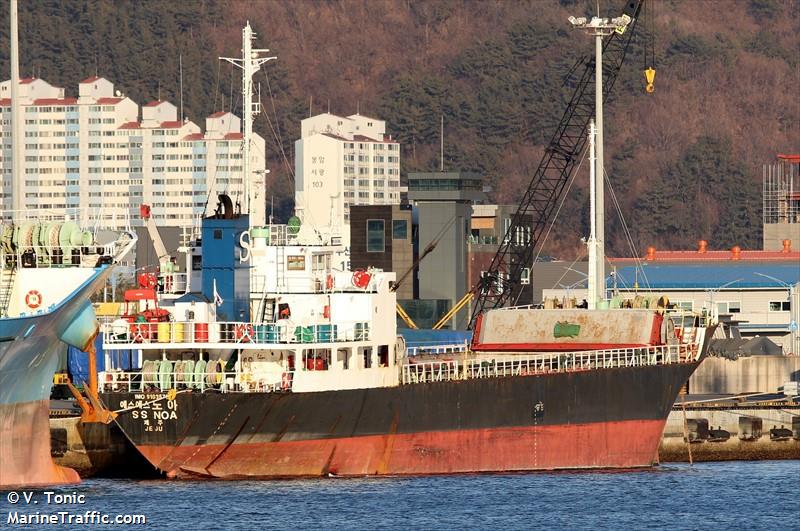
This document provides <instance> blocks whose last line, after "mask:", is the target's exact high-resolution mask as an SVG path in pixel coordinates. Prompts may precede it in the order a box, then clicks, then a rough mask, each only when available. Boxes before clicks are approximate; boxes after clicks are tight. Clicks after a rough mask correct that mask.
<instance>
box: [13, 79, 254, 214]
mask: <svg viewBox="0 0 800 531" xmlns="http://www.w3.org/2000/svg"><path fill="white" fill-rule="evenodd" d="M18 87H19V98H20V103H21V109H22V112H21V113H20V114H21V115H22V120H23V122H24V123H23V124H22V127H23V130H24V138H25V142H24V146H23V158H22V169H23V176H24V180H23V190H24V194H25V195H24V199H23V201H22V208H23V209H25V210H29V211H30V210H38V211H41V210H49V211H51V212H53V213H66V212H71V211H75V210H77V208H78V207H82V211H83V212H86V215H87V216H93V217H94V218H96V219H101V220H102V223H103V225H104V226H105V227H107V228H110V229H119V228H124V227H126V226H129V225H131V224H132V225H136V224H140V222H141V221H140V220H139V219H138V211H139V206H140V205H141V204H142V203H144V204H149V205H151V207H152V212H153V218H154V219H155V220H156V222H157V223H158V225H167V226H181V227H185V226H189V225H192V223H193V222H194V221H195V220H197V219H198V218H199V217H201V216H202V214H203V212H204V210H205V206H206V198H207V196H208V194H209V192H210V193H211V194H212V195H213V197H216V193H218V192H227V193H228V194H229V195H230V196H231V197H232V198H233V200H234V201H239V202H241V203H242V204H243V203H244V197H243V194H244V183H243V162H242V129H241V120H240V119H239V118H238V117H237V116H235V115H233V114H232V113H230V112H218V113H215V114H212V115H211V116H209V117H207V118H206V123H205V133H204V132H203V131H202V129H201V128H200V126H199V125H197V124H195V123H194V122H192V121H189V120H188V119H185V118H184V119H180V118H179V117H178V109H177V108H176V106H175V105H173V104H172V103H170V102H167V101H154V102H150V103H147V104H145V105H143V106H142V107H141V109H140V107H139V105H138V104H137V103H136V102H134V101H133V100H131V99H130V98H128V97H126V96H125V95H123V94H122V93H120V92H119V91H115V90H114V85H113V83H111V82H110V81H108V80H107V79H104V78H102V77H91V78H88V79H85V80H83V81H82V82H81V83H80V84H79V88H78V97H77V98H73V97H67V96H66V95H65V90H64V89H63V88H60V87H55V86H53V85H51V84H49V83H48V82H47V81H45V80H43V79H36V78H27V79H22V80H20V83H19V85H18ZM10 97H11V82H10V81H5V82H3V83H2V84H0V140H2V150H1V151H0V172H1V174H2V180H0V211H2V212H0V219H1V218H2V217H3V215H4V213H8V212H10V211H11V210H12V171H11V170H12V168H11V136H12V135H11V119H10V116H11V110H10ZM251 150H252V151H251V155H252V159H253V160H252V162H251V166H252V169H253V170H254V171H259V170H260V171H261V172H262V173H263V171H264V168H265V166H266V163H265V146H264V139H263V138H261V137H260V136H258V135H253V146H252V148H251ZM83 221H84V222H85V221H87V220H83Z"/></svg>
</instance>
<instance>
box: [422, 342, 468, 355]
mask: <svg viewBox="0 0 800 531" xmlns="http://www.w3.org/2000/svg"><path fill="white" fill-rule="evenodd" d="M468 350H469V345H468V344H467V343H466V342H464V343H443V344H429V343H426V344H424V345H408V346H407V347H406V353H407V354H408V356H423V355H425V354H449V353H451V352H466V351H468Z"/></svg>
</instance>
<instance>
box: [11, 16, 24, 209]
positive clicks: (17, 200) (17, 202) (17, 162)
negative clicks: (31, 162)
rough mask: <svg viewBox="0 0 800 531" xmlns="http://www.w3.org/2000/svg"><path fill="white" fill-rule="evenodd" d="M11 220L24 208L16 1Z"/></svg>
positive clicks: (13, 51)
mask: <svg viewBox="0 0 800 531" xmlns="http://www.w3.org/2000/svg"><path fill="white" fill-rule="evenodd" d="M10 8H11V13H10V17H9V18H10V19H11V32H10V33H11V172H12V173H11V211H12V214H11V216H10V217H11V218H12V219H13V218H14V214H13V213H14V212H16V213H17V215H21V214H22V211H23V209H24V208H25V190H24V189H23V185H24V184H25V181H24V180H23V179H24V175H25V171H24V170H23V168H22V160H23V157H22V137H23V132H22V120H21V119H20V112H19V111H20V106H19V29H18V26H17V0H11V5H10Z"/></svg>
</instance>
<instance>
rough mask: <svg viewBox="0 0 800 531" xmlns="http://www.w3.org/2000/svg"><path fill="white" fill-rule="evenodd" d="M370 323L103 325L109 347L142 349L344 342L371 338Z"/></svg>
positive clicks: (118, 323)
mask: <svg viewBox="0 0 800 531" xmlns="http://www.w3.org/2000/svg"><path fill="white" fill-rule="evenodd" d="M369 339H370V323H369V322H351V323H337V324H313V325H301V324H296V323H291V322H288V321H286V322H281V321H279V322H276V323H259V324H251V323H242V322H210V323H209V322H206V323H201V322H185V321H168V322H162V323H127V322H124V323H123V322H121V321H115V322H113V323H110V324H106V325H105V326H104V327H103V342H104V344H105V345H106V346H112V347H113V346H114V345H120V346H123V345H124V346H128V347H132V348H142V347H143V346H145V345H153V346H155V347H163V346H166V345H169V344H176V343H177V344H181V345H182V346H184V345H187V346H188V345H192V344H194V345H203V344H208V343H225V344H231V345H239V346H242V347H246V346H248V345H253V346H255V345H273V344H296V343H341V342H356V341H368V340H369Z"/></svg>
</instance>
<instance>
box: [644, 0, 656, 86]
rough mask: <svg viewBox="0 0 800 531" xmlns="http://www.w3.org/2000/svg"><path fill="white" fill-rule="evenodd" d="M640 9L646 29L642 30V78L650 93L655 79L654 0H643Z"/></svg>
mask: <svg viewBox="0 0 800 531" xmlns="http://www.w3.org/2000/svg"><path fill="white" fill-rule="evenodd" d="M642 9H643V10H644V17H643V18H644V25H645V29H646V31H645V32H644V35H645V37H644V39H645V42H644V79H645V81H646V85H645V88H644V90H645V92H647V93H648V94H652V93H653V92H655V90H656V88H655V85H654V83H655V80H656V69H655V65H656V25H655V2H645V3H644V5H643V6H642ZM648 52H649V53H648ZM648 55H649V57H648Z"/></svg>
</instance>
